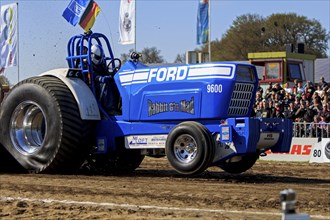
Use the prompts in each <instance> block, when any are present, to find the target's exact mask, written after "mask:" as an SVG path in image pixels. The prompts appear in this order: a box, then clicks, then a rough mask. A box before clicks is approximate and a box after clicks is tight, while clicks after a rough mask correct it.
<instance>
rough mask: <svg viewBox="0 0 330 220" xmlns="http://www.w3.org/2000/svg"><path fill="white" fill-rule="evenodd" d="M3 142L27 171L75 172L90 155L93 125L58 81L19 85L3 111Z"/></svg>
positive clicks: (39, 80) (43, 79)
mask: <svg viewBox="0 0 330 220" xmlns="http://www.w3.org/2000/svg"><path fill="white" fill-rule="evenodd" d="M0 124H1V128H0V140H1V143H2V144H3V146H4V147H5V148H6V149H7V151H8V152H9V153H10V154H11V155H12V156H13V157H14V158H15V160H17V161H18V162H19V164H20V165H21V166H22V167H23V168H24V169H25V170H27V171H29V172H33V173H41V172H42V173H72V172H75V171H76V170H77V169H78V168H79V167H80V165H81V164H82V162H83V161H84V159H85V158H86V155H87V153H88V152H89V150H90V149H89V147H90V146H91V141H90V140H91V135H90V132H91V130H92V122H91V121H84V120H82V119H81V118H80V113H79V109H78V106H77V103H76V101H75V99H74V97H73V95H72V94H71V92H70V90H69V89H68V88H67V86H66V85H65V84H64V83H63V82H62V81H60V80H59V79H57V78H55V77H48V76H42V77H33V78H29V79H26V80H24V81H22V82H20V83H19V84H17V85H16V86H15V87H14V88H13V89H12V90H11V91H10V93H9V94H8V95H7V97H6V99H5V100H4V101H3V103H2V106H1V109H0Z"/></svg>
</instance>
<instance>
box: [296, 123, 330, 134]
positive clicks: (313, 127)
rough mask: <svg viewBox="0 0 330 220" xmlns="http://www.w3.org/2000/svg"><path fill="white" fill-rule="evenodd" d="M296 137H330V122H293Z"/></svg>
mask: <svg viewBox="0 0 330 220" xmlns="http://www.w3.org/2000/svg"><path fill="white" fill-rule="evenodd" d="M293 124H294V126H293V135H294V137H305V138H306V137H308V138H330V123H307V122H295V123H293Z"/></svg>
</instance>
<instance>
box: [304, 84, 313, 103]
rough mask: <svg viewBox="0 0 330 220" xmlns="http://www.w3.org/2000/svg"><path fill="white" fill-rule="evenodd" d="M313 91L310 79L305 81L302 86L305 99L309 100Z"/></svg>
mask: <svg viewBox="0 0 330 220" xmlns="http://www.w3.org/2000/svg"><path fill="white" fill-rule="evenodd" d="M314 92H315V88H314V85H313V84H312V82H311V81H307V83H306V85H305V88H304V93H305V95H306V99H308V100H311V99H312V95H313V94H314Z"/></svg>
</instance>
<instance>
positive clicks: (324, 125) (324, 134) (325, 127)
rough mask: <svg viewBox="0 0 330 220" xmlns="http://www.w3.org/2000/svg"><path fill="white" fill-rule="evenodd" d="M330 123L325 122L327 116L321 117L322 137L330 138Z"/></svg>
mask: <svg viewBox="0 0 330 220" xmlns="http://www.w3.org/2000/svg"><path fill="white" fill-rule="evenodd" d="M329 126H330V123H327V122H326V121H325V116H324V115H323V114H321V115H320V122H319V125H318V127H319V129H320V130H321V137H324V138H327V137H329V136H330V135H329V132H330V128H329Z"/></svg>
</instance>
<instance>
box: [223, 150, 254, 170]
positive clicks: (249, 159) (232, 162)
mask: <svg viewBox="0 0 330 220" xmlns="http://www.w3.org/2000/svg"><path fill="white" fill-rule="evenodd" d="M258 158H259V156H258V155H257V154H249V155H244V156H235V157H233V158H231V159H228V160H226V161H225V162H224V163H223V164H220V165H218V167H220V168H221V169H223V170H224V171H226V172H227V173H233V174H238V173H243V172H245V171H247V170H248V169H250V168H251V167H252V166H253V165H254V164H255V163H256V161H257V160H258Z"/></svg>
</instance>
